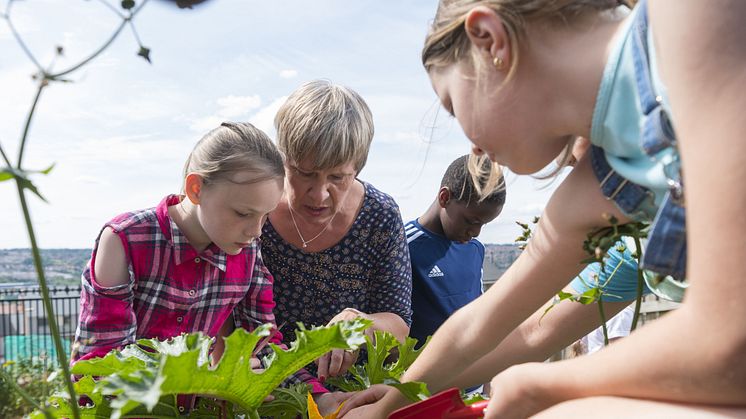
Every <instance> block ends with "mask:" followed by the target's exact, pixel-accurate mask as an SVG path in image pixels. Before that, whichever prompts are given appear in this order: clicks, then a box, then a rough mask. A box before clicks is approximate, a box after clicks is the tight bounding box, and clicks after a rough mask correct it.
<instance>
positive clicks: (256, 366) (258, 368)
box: [249, 357, 264, 373]
mask: <svg viewBox="0 0 746 419" xmlns="http://www.w3.org/2000/svg"><path fill="white" fill-rule="evenodd" d="M249 365H250V366H251V370H252V371H254V372H255V373H260V372H262V371H264V368H263V367H262V362H261V361H259V358H257V357H252V358H251V359H250V360H249Z"/></svg>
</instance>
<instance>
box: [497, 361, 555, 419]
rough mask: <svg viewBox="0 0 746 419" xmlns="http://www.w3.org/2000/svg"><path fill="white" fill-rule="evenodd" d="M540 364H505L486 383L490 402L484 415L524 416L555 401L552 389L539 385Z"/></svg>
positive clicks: (530, 414)
mask: <svg viewBox="0 0 746 419" xmlns="http://www.w3.org/2000/svg"><path fill="white" fill-rule="evenodd" d="M543 376H544V377H545V375H544V368H543V364H541V363H527V364H521V365H516V366H513V367H510V368H508V369H507V370H505V371H503V372H502V373H500V374H498V375H497V376H495V378H493V379H492V382H491V383H490V387H491V391H490V402H489V405H488V406H487V409H486V410H485V412H484V418H485V419H497V418H500V419H505V418H527V417H530V416H533V415H534V414H536V413H539V412H541V411H542V410H544V409H547V408H549V407H550V406H552V405H554V404H556V403H559V402H560V401H562V400H560V399H559V398H558V397H556V396H557V395H556V392H553V393H554V394H552V396H554V397H550V393H548V392H547V391H544V390H543V388H542V387H541V383H542V382H543V381H542V377H543Z"/></svg>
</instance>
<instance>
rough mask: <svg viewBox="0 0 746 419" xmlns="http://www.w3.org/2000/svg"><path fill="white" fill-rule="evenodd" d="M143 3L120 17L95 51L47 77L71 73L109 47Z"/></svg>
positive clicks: (54, 77) (52, 77)
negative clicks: (109, 34)
mask: <svg viewBox="0 0 746 419" xmlns="http://www.w3.org/2000/svg"><path fill="white" fill-rule="evenodd" d="M145 3H147V0H144V1H143V2H142V3H141V4H140V6H139V7H138V8H137V9H135V11H133V12H132V13H131V14H130V15H129V16H127V17H123V18H122V23H120V24H119V26H118V27H117V29H116V30H114V33H112V34H111V36H110V37H109V39H108V40H107V41H106V42H104V44H103V45H101V47H100V48H99V49H97V50H96V51H95V52H93V54H91V55H90V56H88V58H86V59H84V60H83V61H81V62H79V63H78V64H75V65H74V66H72V67H70V68H68V69H67V70H63V71H60V72H59V73H54V74H50V75H49V76H48V78H49V79H52V80H53V79H56V78H58V77H62V76H64V75H66V74H69V73H72V72H73V71H75V70H77V69H79V68H80V67H83V66H84V65H86V64H88V62H90V61H91V60H93V59H94V58H96V57H98V56H99V54H101V53H102V52H104V51H105V50H106V49H107V48H109V45H111V43H112V42H114V40H115V39H117V36H119V34H120V33H121V32H122V29H124V27H125V26H126V25H127V23H128V22H129V21H130V20H132V19H133V18H134V17H135V15H136V14H137V13H138V12H139V11H140V10H141V9H142V8H143V6H145Z"/></svg>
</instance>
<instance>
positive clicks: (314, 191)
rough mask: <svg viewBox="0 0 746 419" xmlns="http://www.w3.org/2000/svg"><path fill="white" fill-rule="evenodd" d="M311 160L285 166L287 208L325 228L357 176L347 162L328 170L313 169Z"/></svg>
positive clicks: (353, 168) (289, 163) (350, 164)
mask: <svg viewBox="0 0 746 419" xmlns="http://www.w3.org/2000/svg"><path fill="white" fill-rule="evenodd" d="M312 161H313V160H312V159H311V158H306V159H304V160H302V161H300V162H291V161H288V162H287V163H286V164H285V168H286V169H287V170H286V172H287V179H288V184H289V185H290V188H289V190H288V205H290V206H292V209H293V212H295V213H296V214H300V215H301V216H302V217H303V219H304V220H305V221H306V222H308V223H312V224H318V225H326V223H327V222H329V221H330V220H331V217H333V216H334V214H336V213H337V211H339V209H340V208H341V207H342V205H343V204H344V202H345V199H346V198H347V195H348V194H349V192H350V190H351V189H352V188H351V187H352V185H353V183H354V181H355V176H357V171H356V170H355V164H354V163H353V162H348V163H346V164H343V165H341V166H337V167H333V168H331V169H326V170H314V169H312V167H313V164H312Z"/></svg>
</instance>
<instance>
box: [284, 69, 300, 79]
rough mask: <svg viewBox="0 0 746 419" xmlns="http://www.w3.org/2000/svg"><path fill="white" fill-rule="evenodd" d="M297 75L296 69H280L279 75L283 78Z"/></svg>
mask: <svg viewBox="0 0 746 419" xmlns="http://www.w3.org/2000/svg"><path fill="white" fill-rule="evenodd" d="M297 76H298V71H297V70H282V71H280V77H282V78H283V79H292V78H294V77H297Z"/></svg>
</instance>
